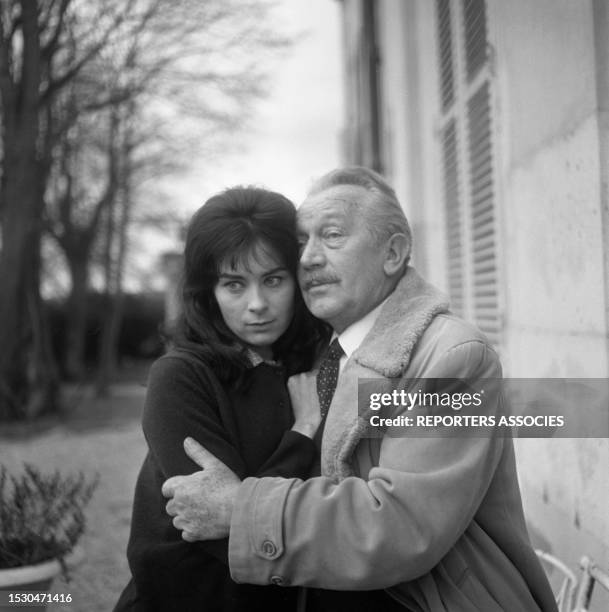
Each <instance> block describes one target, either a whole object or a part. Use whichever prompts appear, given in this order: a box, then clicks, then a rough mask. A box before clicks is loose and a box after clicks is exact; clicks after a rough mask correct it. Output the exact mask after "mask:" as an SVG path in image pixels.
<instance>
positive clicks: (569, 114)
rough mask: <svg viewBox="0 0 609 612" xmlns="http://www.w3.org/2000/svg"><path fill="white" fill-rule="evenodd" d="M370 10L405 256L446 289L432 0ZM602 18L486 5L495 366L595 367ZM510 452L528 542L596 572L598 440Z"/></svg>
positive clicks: (563, 373)
mask: <svg viewBox="0 0 609 612" xmlns="http://www.w3.org/2000/svg"><path fill="white" fill-rule="evenodd" d="M344 4H345V6H346V7H348V6H349V5H350V4H351V3H350V2H349V1H345V2H344ZM377 7H378V38H379V46H380V49H379V51H380V58H381V75H382V84H381V100H382V111H383V126H384V129H383V143H384V148H383V159H384V167H385V169H386V174H387V176H388V178H389V179H390V180H391V182H392V183H393V185H394V186H395V188H396V191H397V193H398V196H399V197H400V200H401V201H402V203H403V205H404V208H405V210H406V213H407V215H408V216H409V219H410V220H411V222H412V225H413V229H414V234H415V253H414V263H415V265H416V266H417V267H418V268H420V269H422V271H423V272H424V273H425V274H426V275H427V277H429V278H430V279H431V280H432V281H433V282H435V283H436V284H438V285H440V286H441V287H444V288H445V287H446V264H445V246H446V245H445V237H444V212H443V207H442V189H441V184H442V176H441V156H440V154H439V149H440V147H439V134H438V117H439V110H438V109H439V99H438V86H439V78H438V73H437V67H436V63H437V59H436V57H437V48H436V45H437V41H436V31H435V28H436V25H435V2H430V1H429V0H378V2H377ZM607 12H608V10H607V7H606V5H605V4H603V2H599V1H598V0H581V1H578V2H573V1H572V0H536V1H535V2H530V0H510V2H503V1H500V0H489V1H488V2H487V15H488V25H489V42H490V44H491V57H492V60H491V61H492V63H493V72H494V77H493V105H494V106H493V110H494V114H493V118H494V122H495V125H494V130H495V132H494V133H495V143H494V148H495V160H496V181H497V202H496V205H497V207H498V210H499V218H498V238H499V244H498V249H499V258H500V262H501V274H500V282H501V288H502V292H501V293H502V296H503V299H502V320H503V332H502V336H501V338H502V340H501V345H500V347H499V349H500V352H501V355H502V360H503V363H504V366H505V373H506V375H507V376H512V377H528V378H536V377H571V378H575V377H582V378H583V377H609V340H608V314H607V313H608V308H609V298H608V296H609V288H608V283H609V279H608V278H607V276H608V269H609V264H607V261H608V260H609V259H608V258H609V255H608V253H609V239H608V228H607V225H608V222H607V218H608V216H609V215H608V212H607V167H606V166H607V164H606V161H607V124H608V121H607V100H606V97H605V96H606V95H607V89H609V88H608V87H607V83H606V79H607V78H609V77H607V76H606V75H608V74H609V57H608V52H607V41H606V36H608V35H609V24H607ZM603 19H604V20H605V24H606V25H607V26H608V27H602V26H601V25H599V20H600V21H602V20H603ZM346 44H347V45H348V42H346ZM603 75H604V76H603ZM348 98H349V92H347V99H348ZM603 160H604V161H605V163H604V164H603ZM517 453H518V461H519V477H520V481H521V486H522V490H523V499H524V503H525V510H526V512H527V516H528V520H529V523H530V525H531V530H532V532H533V533H534V536H535V538H536V540H537V541H538V542H539V543H541V545H542V546H543V547H544V548H546V549H548V550H551V551H553V552H554V553H555V554H557V555H559V556H560V557H561V558H563V559H565V560H566V561H567V562H568V563H569V564H570V565H571V566H572V567H576V565H577V561H578V559H579V557H580V556H581V555H582V554H583V553H588V554H591V555H592V556H594V557H595V558H596V559H597V561H598V562H600V563H602V564H604V565H605V567H607V566H609V519H608V518H607V508H608V507H609V469H608V468H607V466H608V465H609V441H608V440H595V439H587V440H527V441H522V440H521V441H518V444H517Z"/></svg>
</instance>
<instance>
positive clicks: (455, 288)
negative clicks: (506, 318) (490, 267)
mask: <svg viewBox="0 0 609 612" xmlns="http://www.w3.org/2000/svg"><path fill="white" fill-rule="evenodd" d="M442 140H443V149H444V151H443V153H444V202H445V207H446V237H447V241H448V245H447V251H448V268H449V287H448V292H449V295H450V301H451V305H452V308H453V310H454V311H455V312H456V313H458V314H462V313H463V308H464V289H463V281H464V279H463V242H462V227H461V204H460V198H459V167H458V154H457V153H458V151H457V130H456V125H455V122H454V121H451V122H450V123H449V124H448V125H447V126H446V128H444V132H443V139H442Z"/></svg>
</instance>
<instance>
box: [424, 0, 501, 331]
mask: <svg viewBox="0 0 609 612" xmlns="http://www.w3.org/2000/svg"><path fill="white" fill-rule="evenodd" d="M436 10H437V26H438V27H437V32H438V63H439V66H438V70H439V75H440V100H441V126H442V128H441V130H440V133H441V147H442V161H443V182H444V210H445V219H446V245H447V246H446V256H447V265H446V269H447V274H448V279H447V280H448V289H449V295H450V298H451V306H452V309H453V311H455V312H456V313H458V314H460V315H462V316H464V317H465V318H468V319H471V320H473V321H474V322H475V323H476V324H477V325H478V326H479V327H480V328H481V329H482V331H484V332H485V333H486V334H487V335H488V337H489V339H490V340H491V341H492V342H494V343H499V341H500V331H501V329H500V317H499V292H498V278H497V273H498V266H497V243H496V237H497V231H496V214H495V182H494V172H495V168H494V160H493V121H492V104H491V99H492V98H491V87H492V81H491V74H490V70H489V66H488V64H489V54H488V41H487V38H488V36H487V23H486V4H485V1H484V0H436Z"/></svg>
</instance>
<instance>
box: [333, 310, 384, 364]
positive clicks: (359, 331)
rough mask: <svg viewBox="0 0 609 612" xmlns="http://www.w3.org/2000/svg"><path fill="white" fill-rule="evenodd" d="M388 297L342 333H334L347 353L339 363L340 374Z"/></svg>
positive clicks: (334, 336)
mask: <svg viewBox="0 0 609 612" xmlns="http://www.w3.org/2000/svg"><path fill="white" fill-rule="evenodd" d="M386 301H387V298H385V299H384V300H383V301H382V302H381V303H380V304H379V305H378V306H377V307H376V308H373V309H372V310H371V311H370V312H369V313H368V314H367V315H365V316H363V317H362V318H361V319H360V320H359V321H356V322H355V323H352V324H351V325H349V327H347V329H345V331H343V333H342V334H337V333H336V332H335V333H334V334H332V340H334V338H338V343H339V344H340V345H341V347H342V349H343V351H344V352H345V354H344V355H343V356H342V357H341V358H340V362H339V364H338V368H339V370H338V371H339V374H340V372H342V371H343V368H344V367H345V364H346V363H347V361H348V360H349V358H350V357H351V355H352V354H353V353H354V352H355V351H356V350H357V349H358V348H359V345H360V344H361V343H362V342H363V341H364V338H365V337H366V335H367V334H368V332H369V331H370V330H371V329H372V326H373V325H374V323H375V322H376V320H377V318H378V316H379V313H380V312H381V308H382V307H383V306H384V304H385V302H386Z"/></svg>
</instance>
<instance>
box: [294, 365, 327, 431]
mask: <svg viewBox="0 0 609 612" xmlns="http://www.w3.org/2000/svg"><path fill="white" fill-rule="evenodd" d="M288 391H289V393H290V399H291V400H292V410H293V411H294V425H293V426H292V431H297V432H298V433H300V434H302V435H303V436H307V437H308V438H313V436H314V435H315V432H316V431H317V428H318V427H319V423H320V422H321V413H320V411H319V399H318V397H317V385H316V372H303V373H302V374H296V375H295V376H290V378H289V379H288Z"/></svg>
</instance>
